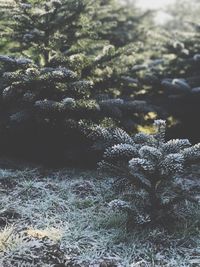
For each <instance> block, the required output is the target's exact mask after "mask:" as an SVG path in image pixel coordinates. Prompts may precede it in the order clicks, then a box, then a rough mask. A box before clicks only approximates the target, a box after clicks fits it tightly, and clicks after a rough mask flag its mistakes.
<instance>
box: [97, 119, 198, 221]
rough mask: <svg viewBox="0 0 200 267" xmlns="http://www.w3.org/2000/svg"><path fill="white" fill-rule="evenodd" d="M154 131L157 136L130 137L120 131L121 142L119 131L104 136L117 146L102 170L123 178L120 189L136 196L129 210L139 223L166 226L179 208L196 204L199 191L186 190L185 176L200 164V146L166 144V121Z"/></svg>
mask: <svg viewBox="0 0 200 267" xmlns="http://www.w3.org/2000/svg"><path fill="white" fill-rule="evenodd" d="M154 127H155V130H156V132H155V134H144V133H139V134H136V135H135V136H134V137H130V136H128V135H127V134H126V133H125V132H120V130H117V133H120V134H119V136H118V139H117V138H116V132H115V131H114V132H113V133H111V132H110V134H108V133H107V135H105V134H104V135H103V136H104V139H106V140H107V141H108V140H109V142H108V143H110V144H111V143H112V142H113V144H112V145H111V146H110V147H108V148H107V149H106V150H105V152H104V156H103V160H102V161H101V162H100V163H99V167H100V170H104V171H111V172H112V173H115V175H116V176H119V177H120V179H117V181H118V184H119V185H120V189H122V188H124V189H125V188H126V189H128V190H130V189H131V192H133V193H131V197H130V194H129V198H128V200H127V201H128V202H127V203H129V204H127V206H129V207H130V209H129V212H128V213H129V215H131V218H132V220H133V222H135V223H136V222H137V223H147V222H151V223H163V222H166V218H167V219H169V218H171V217H173V215H175V213H176V215H177V214H178V213H177V212H175V210H176V209H175V208H176V207H177V205H179V204H180V203H182V202H185V201H186V200H189V201H195V200H196V198H195V193H196V190H191V188H190V187H188V188H186V187H185V186H184V184H185V182H186V178H184V176H183V172H184V170H186V169H187V170H188V168H189V167H191V164H192V163H193V162H194V161H197V160H200V143H199V144H196V145H194V146H192V145H191V144H190V142H189V140H187V139H174V140H170V141H165V131H166V123H165V121H163V120H156V121H155V122H154ZM108 137H109V138H108ZM117 140H118V142H117ZM119 180H121V181H122V182H121V183H119ZM197 182H198V181H197ZM197 187H198V186H197ZM197 187H196V188H197ZM116 203H117V202H116V201H115V208H116ZM120 203H121V202H120ZM130 203H131V205H130ZM111 206H112V205H111ZM119 209H121V206H120V207H119Z"/></svg>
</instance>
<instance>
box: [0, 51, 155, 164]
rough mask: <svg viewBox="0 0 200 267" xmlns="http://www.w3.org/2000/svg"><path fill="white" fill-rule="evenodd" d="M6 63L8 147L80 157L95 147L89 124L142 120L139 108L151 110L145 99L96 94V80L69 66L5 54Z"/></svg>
mask: <svg viewBox="0 0 200 267" xmlns="http://www.w3.org/2000/svg"><path fill="white" fill-rule="evenodd" d="M0 65H1V78H0V81H1V83H0V91H1V97H0V101H1V119H0V122H1V142H2V146H3V147H4V149H5V150H7V151H8V150H9V148H10V149H11V150H12V151H16V152H17V153H18V152H19V151H20V150H21V151H23V150H24V149H25V151H24V152H25V153H28V154H30V155H31V154H33V153H35V154H36V155H37V153H39V154H41V155H42V152H41V153H40V152H39V151H40V150H41V151H43V153H44V155H46V153H47V152H48V153H47V154H49V155H50V156H52V158H54V157H58V155H59V158H60V157H62V158H63V159H64V160H66V161H67V159H68V160H70V157H71V159H72V160H73V158H77V159H78V157H77V154H78V155H79V156H80V158H81V155H82V153H87V152H86V151H84V149H85V150H89V146H90V141H89V140H88V139H87V138H86V134H85V133H87V131H86V130H87V128H88V130H89V129H92V128H93V125H94V124H101V125H104V126H106V125H107V126H109V125H110V124H111V125H114V124H121V125H122V124H123V125H124V127H127V125H128V124H129V123H130V121H131V122H132V121H134V119H135V121H136V122H137V117H134V114H135V113H136V114H137V113H139V112H141V113H142V112H144V110H145V111H146V112H148V111H149V110H151V109H150V108H151V107H147V105H146V103H145V101H125V100H122V99H111V100H104V101H99V100H98V99H96V98H93V96H92V93H91V92H92V89H93V84H92V82H91V81H87V80H81V79H80V78H79V77H78V75H77V74H76V73H75V72H73V71H71V70H69V69H67V68H65V67H61V66H58V67H40V66H38V65H37V64H35V63H33V62H32V61H31V60H30V59H27V58H22V57H21V58H15V57H9V56H0ZM120 122H121V123H120ZM126 124H127V125H126ZM29 150H30V151H29ZM65 152H66V153H68V154H67V155H64V154H65ZM80 152H82V153H80ZM76 153H77V154H76ZM44 155H43V157H44ZM70 155H71V156H70ZM88 157H89V155H88ZM94 161H95V159H94Z"/></svg>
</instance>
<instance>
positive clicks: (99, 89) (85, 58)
mask: <svg viewBox="0 0 200 267" xmlns="http://www.w3.org/2000/svg"><path fill="white" fill-rule="evenodd" d="M14 3H15V4H13V8H9V9H6V10H5V11H4V17H3V22H2V23H3V26H4V28H3V31H2V34H3V35H4V34H5V36H6V37H7V38H9V37H10V41H11V42H12V43H13V46H14V47H13V48H12V51H15V52H16V51H18V52H19V53H20V56H21V53H23V54H24V55H26V56H30V55H31V57H32V58H34V59H35V62H36V63H40V64H42V65H45V66H46V65H49V64H50V65H51V66H52V65H53V66H58V64H59V65H64V66H65V67H68V68H70V69H72V70H74V71H76V72H78V73H79V74H81V76H82V78H84V79H86V78H87V79H92V80H93V82H94V90H93V91H94V92H95V93H99V94H101V95H102V93H103V91H104V90H106V92H107V93H110V94H111V95H112V96H113V95H115V96H116V95H120V94H122V93H123V94H125V95H127V94H128V95H131V94H132V95H134V93H135V92H134V91H136V89H137V84H136V83H137V82H136V81H133V80H130V79H129V80H127V79H124V76H126V73H127V71H128V69H130V68H131V67H132V65H133V64H134V61H135V60H136V52H137V51H138V50H139V49H141V46H142V45H143V43H144V41H145V37H146V32H145V31H144V27H143V22H144V21H145V20H148V22H149V21H150V20H151V19H150V16H149V13H148V12H147V13H144V14H142V13H141V12H139V11H137V10H136V9H135V7H134V6H133V7H129V6H124V5H122V4H120V3H119V1H116V0H108V1H104V0H97V1H95V0H92V1H89V0H76V1H72V0H57V1H56V0H55V1H53V0H46V1H45V0H43V1H36V0H27V1H14ZM11 18H12V19H11ZM4 29H6V30H4ZM138 42H141V43H138ZM127 88H128V89H127ZM124 91H125V92H124Z"/></svg>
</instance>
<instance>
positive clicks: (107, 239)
mask: <svg viewBox="0 0 200 267" xmlns="http://www.w3.org/2000/svg"><path fill="white" fill-rule="evenodd" d="M112 182H113V178H110V177H102V176H99V175H98V173H97V172H96V171H86V170H79V169H76V170H75V169H61V170H48V169H44V168H42V167H34V168H33V167H29V168H22V167H20V168H18V169H17V168H16V166H15V168H14V169H13V168H10V169H9V168H8V166H6V169H5V166H4V168H2V169H0V199H1V201H0V266H1V267H11V266H12V267H15V266H18V267H33V266H34V267H37V266H38V267H50V266H54V267H64V266H68V267H82V266H83V267H86V266H87V267H98V266H100V267H106V266H107V267H112V266H113V267H114V266H116V267H153V266H158V267H159V266H160V267H179V266H180V267H190V266H191V267H196V266H200V239H199V226H200V225H199V218H200V216H199V215H200V209H199V210H197V208H196V207H195V210H194V211H193V213H191V214H192V218H191V221H184V222H183V223H182V224H181V225H180V226H177V227H176V231H175V232H173V231H172V232H169V231H166V230H164V229H159V228H155V229H153V228H151V229H141V228H139V229H133V230H132V231H131V232H129V231H127V229H126V215H125V214H122V213H118V212H114V211H111V210H110V208H109V205H108V203H109V202H110V201H111V200H113V199H115V198H116V195H114V193H113V190H112ZM192 208H193V207H191V209H192Z"/></svg>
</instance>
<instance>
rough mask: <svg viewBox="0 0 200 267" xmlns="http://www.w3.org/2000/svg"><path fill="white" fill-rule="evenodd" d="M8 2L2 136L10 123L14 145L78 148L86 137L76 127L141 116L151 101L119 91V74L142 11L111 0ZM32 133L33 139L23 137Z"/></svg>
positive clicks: (132, 122)
mask: <svg viewBox="0 0 200 267" xmlns="http://www.w3.org/2000/svg"><path fill="white" fill-rule="evenodd" d="M14 2H15V4H13V6H12V8H9V9H6V7H5V10H4V16H3V18H2V25H3V26H4V27H2V34H3V36H4V38H5V40H9V41H10V46H11V47H10V49H8V50H9V53H11V52H12V53H14V55H18V57H15V56H1V58H0V61H1V102H2V114H4V115H2V124H3V125H4V126H5V127H4V129H6V130H5V131H3V135H4V137H5V138H6V139H7V140H8V141H7V143H10V144H11V142H10V141H9V140H13V136H15V133H16V129H17V131H18V136H19V139H20V140H21V142H19V141H17V142H15V143H16V144H17V145H18V146H20V144H23V143H24V141H25V140H26V141H27V144H28V143H29V142H30V143H34V144H35V143H38V145H37V146H35V145H33V147H34V148H35V149H36V150H38V149H39V148H38V147H39V146H40V147H42V146H44V147H45V148H46V147H47V148H48V149H47V151H49V150H51V151H55V150H56V151H57V153H59V150H63V151H64V150H65V151H66V150H67V149H66V146H68V145H69V144H70V145H71V146H72V147H76V148H77V150H78V151H79V152H80V150H82V151H83V149H81V148H82V147H81V145H80V143H81V142H82V143H81V144H83V146H84V145H86V146H87V145H88V144H87V142H86V141H85V139H84V137H83V135H82V134H83V132H84V131H85V128H87V126H88V125H89V126H91V125H92V124H93V123H98V124H103V125H108V124H109V125H117V124H118V125H120V126H122V127H124V128H126V129H128V130H130V131H132V130H133V129H135V128H137V125H138V124H140V123H141V122H142V121H144V118H145V114H147V113H148V112H149V111H152V107H151V106H148V105H147V103H146V102H145V101H140V100H135V99H134V98H131V99H127V98H126V99H125V98H124V99H121V98H120V97H121V96H122V95H123V93H122V91H123V90H122V89H123V88H126V87H127V81H126V83H123V82H122V80H123V79H122V74H123V73H124V72H126V70H127V68H129V66H130V65H131V64H132V59H133V57H134V55H135V54H134V51H135V44H132V43H131V42H132V41H136V40H139V39H142V36H143V35H142V34H139V30H138V23H139V21H140V20H141V19H142V17H143V16H142V17H141V15H138V16H135V15H133V14H132V13H131V12H132V11H130V10H128V9H127V8H126V7H123V6H121V5H119V4H117V2H115V1H111V0H110V1H103V0H98V1H89V0H77V1H72V0H60V1H54V0H51V1H34V0H32V1H31V0H27V1H14ZM136 36H137V38H136ZM70 75H72V76H73V79H72V77H71V76H70ZM86 80H87V81H86ZM128 83H130V84H132V85H133V84H134V85H133V87H132V90H133V89H134V90H135V88H136V87H135V83H134V82H133V81H131V82H128ZM91 84H92V86H91ZM129 89H130V88H129ZM132 93H134V92H132ZM129 94H130V93H129ZM68 105H69V106H68ZM38 114H39V115H38ZM25 121H26V123H25ZM13 125H14V126H15V127H14V128H13ZM26 125H29V126H27V127H26ZM30 125H32V126H30ZM66 128H67V130H66ZM25 129H26V130H25ZM31 129H38V130H36V131H37V133H35V131H33V130H31ZM69 129H70V130H69ZM72 129H73V130H72ZM28 130H29V131H28ZM22 132H23V135H22ZM33 133H34V134H33ZM22 136H23V137H22ZM24 136H25V137H26V138H24ZM34 136H35V137H37V140H40V142H38V141H35V142H32V141H30V140H31V138H32V137H34ZM66 136H68V137H66ZM3 140H4V139H3V138H2V142H3ZM52 140H54V142H53V141H52ZM71 140H72V141H71ZM84 142H85V143H84ZM3 143H4V142H3ZM44 144H45V145H44ZM53 144H54V145H53ZM63 144H64V145H63ZM74 144H76V146H75V145H74ZM52 146H53V147H54V149H51V147H52ZM10 147H14V140H13V143H12V145H10ZM26 147H27V148H28V146H26ZM15 150H17V149H15ZM39 150H40V149H39ZM39 150H38V151H39ZM43 150H45V149H43ZM68 151H70V149H68ZM79 152H78V153H77V154H80V153H79ZM36 154H37V151H36ZM49 154H51V153H49ZM53 154H54V153H53ZM61 154H62V153H61ZM72 154H73V153H72ZM73 155H75V154H73ZM80 157H81V156H80Z"/></svg>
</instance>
